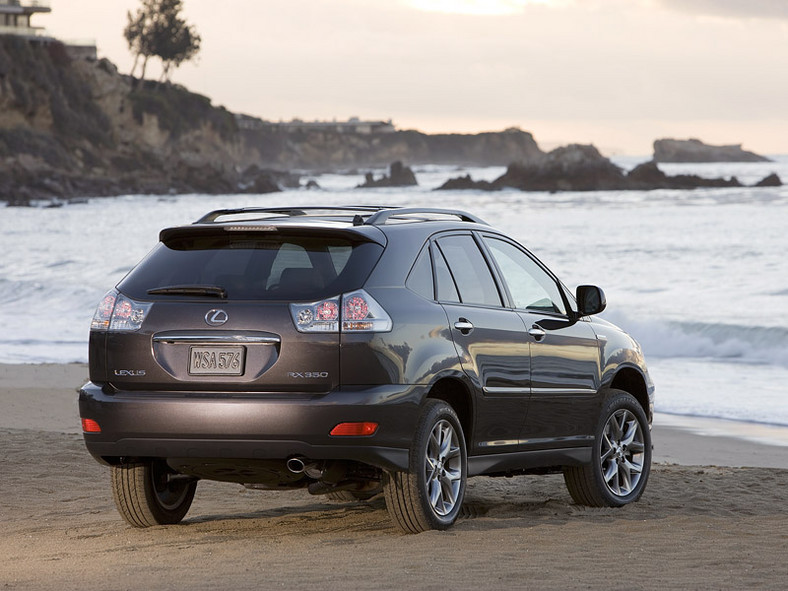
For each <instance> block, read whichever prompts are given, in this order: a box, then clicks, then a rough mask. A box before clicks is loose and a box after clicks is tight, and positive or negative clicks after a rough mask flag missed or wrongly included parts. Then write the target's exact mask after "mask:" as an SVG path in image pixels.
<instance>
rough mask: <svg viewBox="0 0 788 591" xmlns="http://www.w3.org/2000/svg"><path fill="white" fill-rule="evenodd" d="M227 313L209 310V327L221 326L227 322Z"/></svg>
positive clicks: (207, 315)
mask: <svg viewBox="0 0 788 591" xmlns="http://www.w3.org/2000/svg"><path fill="white" fill-rule="evenodd" d="M228 318H229V316H227V312H225V311H224V310H217V309H213V310H208V313H207V314H206V315H205V322H206V323H207V324H208V326H221V325H222V324H224V323H225V322H227V319H228Z"/></svg>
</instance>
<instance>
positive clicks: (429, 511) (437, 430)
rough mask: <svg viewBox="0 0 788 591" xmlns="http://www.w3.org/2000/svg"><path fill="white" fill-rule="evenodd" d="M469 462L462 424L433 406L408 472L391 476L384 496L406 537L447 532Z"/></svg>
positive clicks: (451, 413) (424, 415)
mask: <svg viewBox="0 0 788 591" xmlns="http://www.w3.org/2000/svg"><path fill="white" fill-rule="evenodd" d="M467 471H468V457H467V451H466V447H465V438H464V436H463V432H462V427H461V426H460V421H459V420H458V419H457V415H456V413H455V412H454V410H453V409H452V408H451V407H450V406H449V405H448V404H446V403H445V402H443V401H441V400H428V401H427V403H426V405H425V408H424V411H423V412H422V415H421V417H420V419H419V424H418V426H417V428H416V433H415V435H414V439H413V443H412V444H411V448H410V468H409V470H408V471H407V472H386V473H384V478H383V490H384V492H385V495H386V508H387V510H388V513H389V516H390V517H391V519H392V521H393V522H394V524H395V525H396V526H397V527H398V528H399V529H400V530H402V531H403V532H405V533H419V532H423V531H427V530H430V529H447V528H448V527H450V526H451V525H452V524H453V523H454V522H455V521H456V519H457V515H459V512H460V508H461V506H462V501H463V498H464V496H465V484H466V479H467Z"/></svg>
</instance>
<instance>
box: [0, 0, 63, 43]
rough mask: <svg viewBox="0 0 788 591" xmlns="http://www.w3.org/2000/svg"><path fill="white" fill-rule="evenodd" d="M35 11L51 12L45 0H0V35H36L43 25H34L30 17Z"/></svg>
mask: <svg viewBox="0 0 788 591" xmlns="http://www.w3.org/2000/svg"><path fill="white" fill-rule="evenodd" d="M37 12H52V9H51V8H50V7H49V2H48V1H45V0H28V1H27V2H21V1H20V0H0V35H17V36H20V37H38V36H40V35H42V33H43V31H44V29H43V27H34V26H33V25H31V24H30V18H31V17H32V16H33V15H34V14H36V13H37Z"/></svg>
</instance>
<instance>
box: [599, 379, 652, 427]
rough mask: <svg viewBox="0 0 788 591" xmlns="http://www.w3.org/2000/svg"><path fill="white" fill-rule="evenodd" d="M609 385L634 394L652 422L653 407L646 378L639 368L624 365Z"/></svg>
mask: <svg viewBox="0 0 788 591" xmlns="http://www.w3.org/2000/svg"><path fill="white" fill-rule="evenodd" d="M608 387H610V388H614V389H616V390H623V391H624V392H628V393H629V394H631V395H632V396H634V398H635V400H637V401H638V403H639V404H640V406H642V407H643V411H644V412H645V413H646V417H648V421H649V423H651V421H652V419H653V416H652V407H651V400H650V399H649V395H648V387H647V385H646V379H645V378H644V377H643V375H642V374H641V373H640V372H639V371H638V370H637V369H635V368H633V367H622V368H621V369H619V370H618V371H617V372H616V375H615V376H613V380H612V381H611V382H610V384H609V385H608Z"/></svg>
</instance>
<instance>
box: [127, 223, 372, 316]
mask: <svg viewBox="0 0 788 591" xmlns="http://www.w3.org/2000/svg"><path fill="white" fill-rule="evenodd" d="M382 252H383V247H382V246H380V245H379V244H375V243H373V242H351V241H350V240H348V239H346V238H341V237H314V236H290V237H288V236H282V235H276V236H264V237H263V236H259V235H258V236H243V235H229V236H228V235H219V236H199V237H187V238H178V239H175V240H171V241H168V242H167V243H166V244H159V245H158V246H157V247H156V248H155V249H154V250H153V251H152V252H151V253H150V254H149V255H148V256H147V257H146V258H145V259H144V260H143V261H142V262H141V263H140V264H139V265H137V267H135V268H134V269H133V270H132V271H131V273H129V274H128V275H127V276H126V278H125V279H123V281H121V283H120V284H119V286H118V287H119V288H120V290H121V291H122V292H123V293H125V294H127V295H129V296H130V297H132V298H139V299H158V298H167V297H173V295H169V296H167V295H164V296H162V295H155V296H152V295H150V294H149V293H148V291H149V290H151V289H154V290H155V289H161V288H165V287H173V286H187V287H219V288H222V289H223V290H224V291H225V292H226V294H227V298H228V299H232V300H319V299H322V298H326V297H331V296H335V295H339V294H340V293H343V292H346V291H352V290H354V289H358V288H360V287H361V286H362V285H363V283H364V281H365V280H366V278H367V277H368V276H369V274H370V272H371V271H372V268H373V267H374V266H375V263H377V261H378V259H379V258H380V255H381V253H382ZM176 295H177V294H176Z"/></svg>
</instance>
